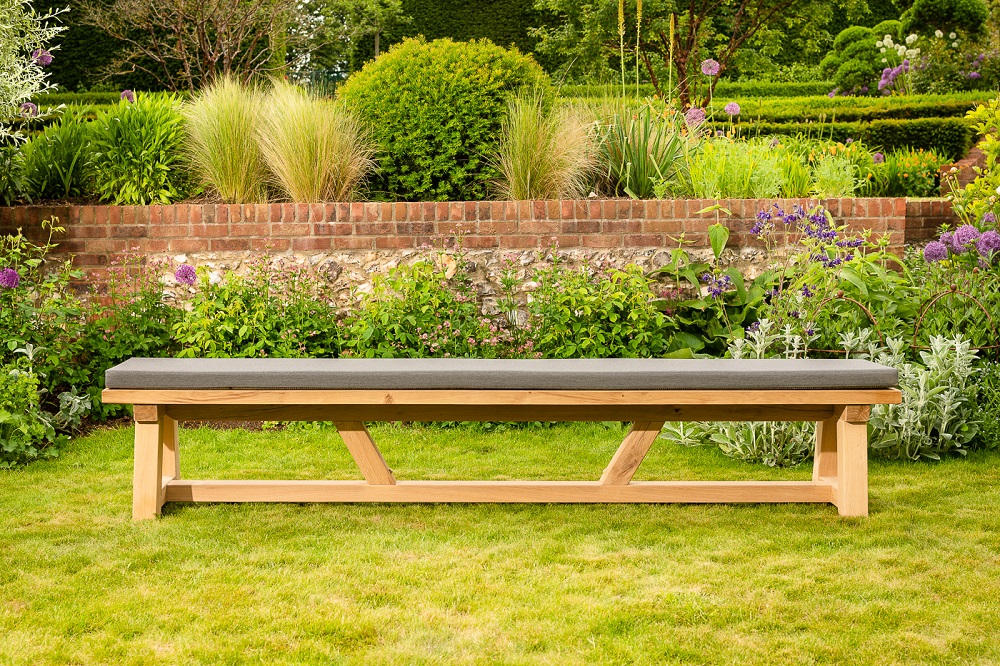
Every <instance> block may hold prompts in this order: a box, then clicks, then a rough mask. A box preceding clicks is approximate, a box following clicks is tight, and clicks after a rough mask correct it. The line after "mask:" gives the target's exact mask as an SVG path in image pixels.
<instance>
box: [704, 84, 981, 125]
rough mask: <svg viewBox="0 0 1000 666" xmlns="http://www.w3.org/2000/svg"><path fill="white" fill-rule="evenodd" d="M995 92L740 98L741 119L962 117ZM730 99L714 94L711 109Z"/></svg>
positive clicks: (718, 113) (716, 109)
mask: <svg viewBox="0 0 1000 666" xmlns="http://www.w3.org/2000/svg"><path fill="white" fill-rule="evenodd" d="M993 96H994V93H990V92H985V91H984V92H974V93H956V94H953V95H911V96H906V97H834V98H830V97H826V96H825V95H824V96H823V97H801V98H796V99H789V100H787V101H785V100H773V99H769V100H740V105H741V106H742V111H741V113H740V118H741V120H743V121H747V122H748V121H751V120H752V121H754V122H771V123H782V122H792V121H819V122H827V121H829V122H857V121H872V120H888V119H915V118H963V117H965V114H966V113H967V112H968V111H971V110H972V109H975V108H976V106H977V105H979V104H985V103H987V102H988V101H989V100H990V99H991V98H992V97H993ZM728 101H730V100H729V99H726V98H723V97H716V98H715V102H714V103H713V105H712V110H713V111H714V113H715V116H716V117H717V118H718V117H720V116H721V114H722V113H723V112H722V108H723V106H724V105H725V104H726V102H728Z"/></svg>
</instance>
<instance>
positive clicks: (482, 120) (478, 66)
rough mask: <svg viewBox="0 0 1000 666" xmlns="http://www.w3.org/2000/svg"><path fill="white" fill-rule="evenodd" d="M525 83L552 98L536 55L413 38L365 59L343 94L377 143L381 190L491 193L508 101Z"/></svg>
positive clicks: (485, 44)
mask: <svg viewBox="0 0 1000 666" xmlns="http://www.w3.org/2000/svg"><path fill="white" fill-rule="evenodd" d="M525 87H537V88H538V89H539V91H540V93H541V94H542V96H543V99H544V100H545V101H546V103H548V102H549V101H550V100H551V98H552V94H553V93H552V84H551V81H550V80H549V78H548V76H547V75H546V74H545V72H544V71H543V70H542V68H541V67H540V66H539V65H538V64H537V63H536V62H535V61H534V60H533V59H532V58H530V57H529V56H525V55H523V54H521V53H520V52H518V51H517V50H514V49H504V48H501V47H499V46H496V45H495V44H493V43H492V42H490V41H488V40H481V41H470V42H454V41H452V40H450V39H439V40H435V41H433V42H427V41H425V40H424V39H423V38H417V39H407V40H404V41H403V42H401V43H399V44H397V45H395V46H393V47H392V48H391V49H390V50H389V51H388V52H386V53H384V54H383V55H382V56H380V57H379V58H377V59H375V60H373V61H371V62H369V63H368V64H366V65H365V66H364V68H362V69H361V71H359V72H356V73H355V74H353V75H352V76H351V77H350V78H349V79H348V80H347V82H346V83H345V84H344V85H343V87H342V88H341V89H340V92H339V97H340V99H341V100H343V101H344V103H345V104H346V105H347V106H348V108H350V109H351V110H352V111H353V112H354V113H355V114H356V115H357V117H358V118H359V119H360V120H361V121H362V122H363V123H364V124H365V125H366V126H367V127H368V129H369V131H370V132H371V135H372V138H373V139H374V140H375V142H376V144H377V145H378V149H379V154H378V163H379V173H378V174H377V175H376V176H375V177H374V178H372V194H373V196H374V198H388V199H396V200H405V201H448V200H472V199H484V198H486V197H487V194H488V191H487V190H488V188H489V184H490V183H491V182H492V181H494V180H496V178H497V176H498V174H497V173H496V170H495V168H494V167H492V166H491V164H490V156H491V155H493V154H494V153H495V152H496V150H497V145H498V140H499V136H500V131H501V124H502V122H503V119H504V117H505V114H506V112H507V100H508V98H509V97H510V96H511V95H512V94H513V93H515V92H516V91H518V90H520V89H522V88H525Z"/></svg>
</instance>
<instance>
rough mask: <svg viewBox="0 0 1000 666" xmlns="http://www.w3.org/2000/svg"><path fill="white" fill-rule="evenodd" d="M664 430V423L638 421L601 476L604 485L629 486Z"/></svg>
mask: <svg viewBox="0 0 1000 666" xmlns="http://www.w3.org/2000/svg"><path fill="white" fill-rule="evenodd" d="M662 429H663V421H637V422H636V423H633V424H632V429H631V430H629V433H628V435H626V436H625V440H624V441H623V442H622V443H621V446H619V447H618V450H617V451H615V455H614V457H613V458H611V462H610V463H609V464H608V466H607V468H605V470H604V474H602V475H601V483H602V484H603V485H612V486H624V485H627V484H628V482H629V481H631V480H632V477H633V476H635V472H636V470H638V469H639V465H641V464H642V461H643V459H644V458H645V457H646V453H647V452H648V451H649V447H650V446H651V445H652V443H653V441H654V440H655V439H656V438H657V437H658V436H659V434H660V431H661V430H662Z"/></svg>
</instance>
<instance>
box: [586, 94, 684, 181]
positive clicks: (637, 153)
mask: <svg viewBox="0 0 1000 666" xmlns="http://www.w3.org/2000/svg"><path fill="white" fill-rule="evenodd" d="M677 122H678V121H677V120H676V119H672V118H671V117H670V116H668V115H667V113H666V110H665V109H663V108H658V107H656V106H654V105H652V104H643V105H641V106H639V108H638V109H635V110H633V109H631V108H628V107H627V106H625V105H620V107H619V109H617V110H616V112H615V113H614V114H613V115H612V116H611V118H610V120H608V122H607V125H606V128H605V129H604V135H603V136H602V137H601V144H600V159H601V162H602V169H603V170H604V172H605V173H604V180H605V183H604V186H605V188H606V189H607V191H608V192H610V193H611V194H614V195H616V196H617V195H621V194H627V195H628V196H630V197H632V198H633V199H649V198H652V197H654V196H655V197H658V198H662V197H663V196H664V195H666V194H667V192H668V190H669V188H670V186H671V184H672V183H673V182H674V181H676V180H682V181H683V180H684V174H683V172H684V171H685V168H686V165H685V162H684V158H685V154H686V152H687V150H688V146H687V140H686V138H685V137H684V136H682V134H681V131H680V127H678V126H677Z"/></svg>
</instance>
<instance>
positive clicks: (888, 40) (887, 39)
mask: <svg viewBox="0 0 1000 666" xmlns="http://www.w3.org/2000/svg"><path fill="white" fill-rule="evenodd" d="M882 41H884V42H885V43H886V44H892V35H886V36H885V37H883V38H882Z"/></svg>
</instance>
